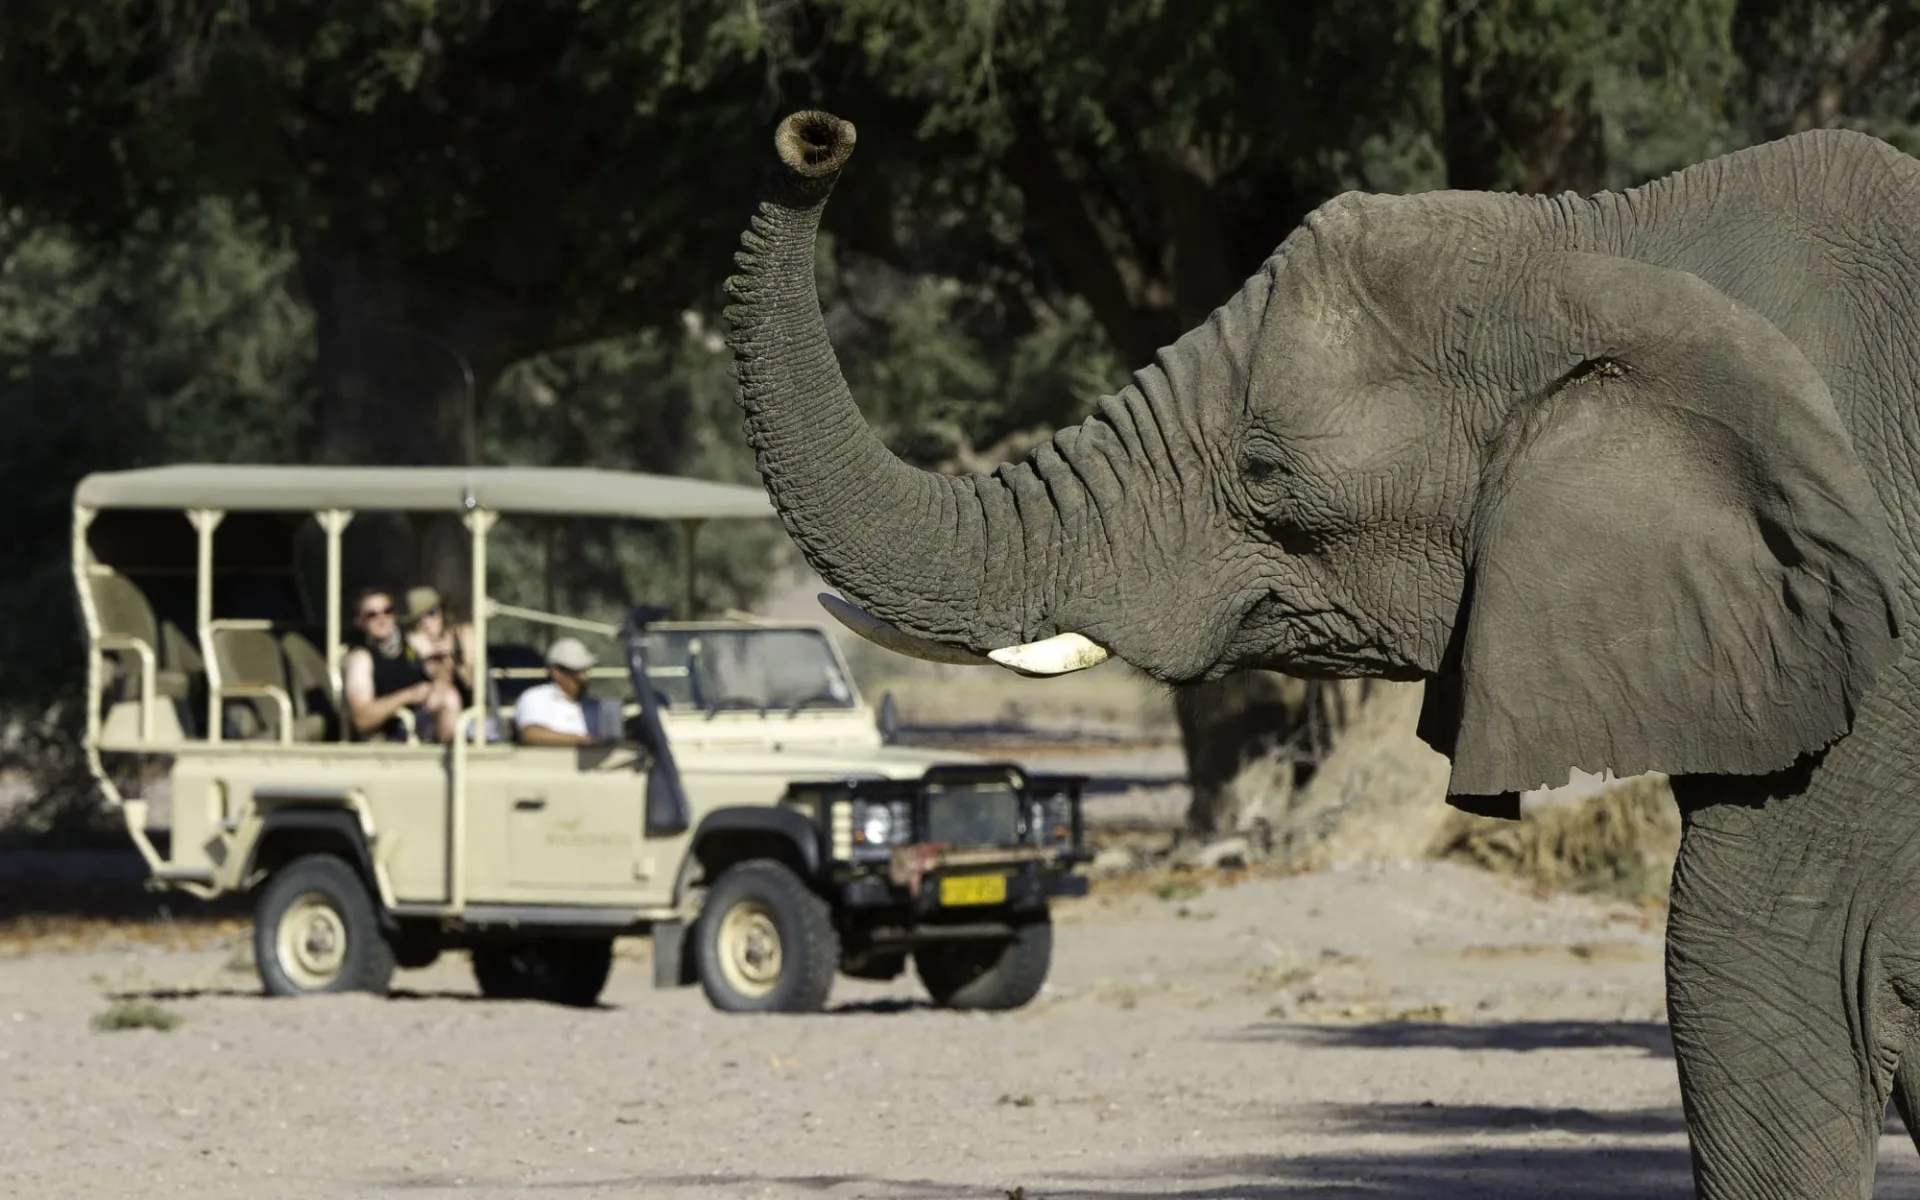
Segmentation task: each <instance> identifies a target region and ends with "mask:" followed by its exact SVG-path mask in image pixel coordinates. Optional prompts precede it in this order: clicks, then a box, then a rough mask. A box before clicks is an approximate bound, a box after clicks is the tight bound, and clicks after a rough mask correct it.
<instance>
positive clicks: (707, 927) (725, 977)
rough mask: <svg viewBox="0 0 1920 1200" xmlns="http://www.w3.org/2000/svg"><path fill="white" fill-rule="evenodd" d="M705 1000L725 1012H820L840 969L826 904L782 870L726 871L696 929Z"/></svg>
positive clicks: (772, 865) (770, 866) (746, 867)
mask: <svg viewBox="0 0 1920 1200" xmlns="http://www.w3.org/2000/svg"><path fill="white" fill-rule="evenodd" d="M694 956H695V961H696V962H697V963H698V964H699V969H700V987H701V990H702V991H704V992H706V994H707V1002H708V1003H710V1004H712V1005H713V1006H714V1007H715V1008H717V1009H719V1010H720V1011H721V1012H819V1011H820V1010H821V1009H823V1008H825V1007H826V1005H827V996H828V994H829V993H830V992H832V990H833V977H834V974H835V973H836V972H837V970H838V969H839V965H840V937H839V935H838V934H837V933H835V932H834V928H833V914H832V912H831V911H830V910H829V909H828V907H827V902H826V901H825V900H822V899H821V898H820V897H818V896H816V895H814V894H813V892H811V891H810V890H808V888H807V886H806V884H804V883H802V882H801V881H800V877H799V876H797V875H795V874H794V873H793V872H792V871H791V870H790V869H788V868H787V867H786V866H785V865H784V864H782V863H778V862H775V861H774V860H772V859H764V858H763V859H754V860H752V861H749V862H743V863H740V864H739V865H737V866H734V867H730V868H728V869H727V870H726V871H725V872H724V873H723V874H722V875H721V876H720V878H719V879H718V880H717V881H716V882H715V883H714V885H713V889H712V890H711V891H710V892H708V893H707V900H706V903H705V904H704V905H703V906H702V907H701V910H700V919H699V921H698V922H697V923H696V925H695V927H694Z"/></svg>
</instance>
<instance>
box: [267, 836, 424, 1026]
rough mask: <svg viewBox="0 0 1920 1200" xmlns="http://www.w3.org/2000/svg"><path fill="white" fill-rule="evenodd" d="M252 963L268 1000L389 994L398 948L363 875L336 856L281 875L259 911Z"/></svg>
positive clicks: (291, 866) (316, 858) (307, 861)
mask: <svg viewBox="0 0 1920 1200" xmlns="http://www.w3.org/2000/svg"><path fill="white" fill-rule="evenodd" d="M253 961H254V964H255V968H256V969H257V970H258V971H259V972H260V984H261V986H262V987H263V988H265V989H266V993H267V995H269V996H313V995H320V994H324V993H330V992H372V993H373V994H374V995H376V996H384V995H386V994H387V988H388V986H389V985H390V984H391V983H392V982H393V969H394V962H393V948H392V947H391V946H389V945H388V944H387V939H386V938H385V937H384V936H382V934H381V932H380V918H379V915H378V913H376V912H375V910H374V907H373V897H372V896H371V895H370V894H369V893H368V892H367V885H366V884H365V883H363V882H362V881H361V879H360V875H359V873H358V872H356V871H355V870H354V869H353V868H352V867H350V866H348V865H347V864H346V862H344V861H343V860H341V859H340V858H338V857H336V856H334V855H332V854H307V855H303V856H301V857H300V858H296V859H294V860H293V861H292V862H290V863H288V864H287V865H286V866H284V867H281V868H280V869H279V870H278V871H275V872H274V873H273V875H272V877H271V878H269V879H268V880H267V882H266V886H265V887H263V888H261V889H260V899H259V902H258V903H257V904H256V906H255V908H254V917H253Z"/></svg>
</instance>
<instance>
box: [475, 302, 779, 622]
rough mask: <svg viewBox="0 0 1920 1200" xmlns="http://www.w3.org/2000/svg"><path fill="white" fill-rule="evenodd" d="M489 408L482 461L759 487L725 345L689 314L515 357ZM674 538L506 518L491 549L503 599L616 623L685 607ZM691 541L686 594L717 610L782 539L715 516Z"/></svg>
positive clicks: (764, 566)
mask: <svg viewBox="0 0 1920 1200" xmlns="http://www.w3.org/2000/svg"><path fill="white" fill-rule="evenodd" d="M486 411H487V419H486V422H485V424H484V426H483V428H482V434H483V438H484V441H483V457H484V458H485V459H486V460H487V461H489V462H501V463H512V464H515V465H526V466H585V467H601V468H609V469H618V470H634V471H649V472H658V473H662V474H669V475H687V476H693V477H697V478H701V479H714V480H719V481H721V482H727V483H745V484H750V485H755V486H757V485H758V482H759V476H758V475H757V474H756V473H755V471H754V466H753V458H752V454H751V452H750V451H749V450H748V449H747V446H746V439H745V437H744V436H743V435H742V433H741V424H740V416H739V409H738V407H737V406H736V405H735V403H734V399H733V382H732V376H731V367H730V358H729V356H728V354H727V351H726V347H725V345H724V343H723V342H722V341H721V340H720V338H719V337H718V335H717V334H715V333H714V332H713V331H712V330H711V329H709V328H707V327H706V326H704V325H703V324H702V323H700V322H699V321H697V320H693V319H691V318H690V319H689V320H688V321H687V323H686V324H685V325H683V327H682V328H681V329H680V330H678V331H675V332H671V333H669V332H663V331H660V330H644V331H642V332H640V333H638V334H635V335H633V336H631V337H627V338H621V339H615V340H609V341H605V342H598V343H593V344H590V345H586V346H581V347H576V348H573V349H569V350H562V351H556V352H554V353H552V354H547V355H543V356H541V357H540V358H537V359H532V360H529V361H527V362H523V363H521V364H520V365H518V366H516V367H515V368H514V369H512V370H511V371H509V372H508V373H507V374H506V376H505V377H504V378H503V379H502V380H501V382H500V384H499V386H498V387H497V388H496V389H495V393H494V396H493V397H492V399H491V400H490V402H489V404H488V406H487V410H486ZM549 539H551V542H550V543H549ZM683 539H684V533H683V532H682V531H681V530H680V529H678V528H675V527H673V526H670V525H664V524H662V523H658V522H610V521H602V520H588V519H577V520H564V521H554V522H534V521H529V520H523V519H511V520H508V521H506V522H503V523H502V524H501V526H500V527H499V529H498V532H497V533H496V535H495V539H494V547H493V548H490V551H489V554H490V557H493V560H494V562H495V564H496V569H495V570H494V572H493V575H494V576H495V580H496V584H495V585H496V586H497V588H498V593H497V594H498V595H499V598H500V599H502V600H504V601H506V602H507V603H510V604H518V605H523V606H530V607H534V608H542V609H549V610H550V611H551V610H554V609H557V610H558V611H561V612H566V613H573V614H576V615H581V616H589V617H593V618H595V619H601V620H607V621H617V620H618V619H619V616H620V613H621V611H622V606H623V605H625V604H627V603H653V604H661V605H665V606H667V607H669V608H671V609H673V610H674V611H675V612H679V611H681V609H682V606H683V598H684V594H685V591H684V589H685V567H684V554H685V543H684V540H683ZM549 544H550V546H551V553H552V562H553V571H552V576H551V579H549V576H548V573H547V569H546V562H547V558H546V555H547V553H548V549H549ZM696 546H697V550H698V557H697V574H698V579H699V584H700V591H699V593H698V595H697V597H696V602H697V603H698V605H699V607H700V609H701V611H702V612H714V611H720V610H724V609H726V608H745V607H747V606H749V605H750V604H752V603H753V601H754V600H755V599H756V598H757V597H758V595H759V591H760V589H761V587H762V586H763V585H764V584H765V582H766V580H767V578H768V577H769V575H770V573H771V572H772V571H773V570H774V569H776V568H777V567H778V566H780V565H782V564H783V563H784V562H785V551H786V548H787V541H786V535H785V533H784V532H783V531H782V530H781V529H780V528H779V526H778V525H777V523H775V522H771V521H756V522H744V523H742V522H717V523H714V524H712V525H710V526H706V527H703V528H702V530H701V531H700V534H699V538H698V541H697V543H696ZM549 587H551V594H549ZM502 636H516V637H519V638H521V639H523V640H531V641H534V642H536V643H539V642H541V641H542V640H543V639H542V637H541V636H539V635H537V634H535V633H534V631H531V630H524V629H519V628H518V627H517V623H509V624H505V625H503V627H502Z"/></svg>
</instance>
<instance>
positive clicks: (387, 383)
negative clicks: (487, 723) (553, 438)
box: [301, 247, 517, 613]
mask: <svg viewBox="0 0 1920 1200" xmlns="http://www.w3.org/2000/svg"><path fill="white" fill-rule="evenodd" d="M301 279H302V283H303V285H304V287H305V289H306V293H307V300H308V303H309V304H310V305H311V306H312V308H313V312H314V318H315V320H314V324H315V333H316V337H317V340H318V343H319V371H318V375H319V386H320V393H319V396H318V398H317V401H316V411H315V417H316V420H315V422H314V424H315V435H316V436H315V445H314V458H315V459H316V460H317V461H319V462H323V463H330V464H336V465H343V466H344V465H353V466H467V465H472V464H473V463H475V462H476V461H477V459H478V447H477V444H476V443H477V434H476V429H477V423H478V416H479V414H478V406H479V404H480V402H481V401H482V400H483V399H484V398H485V396H486V394H487V392H488V390H489V389H490V388H491V387H492V385H493V382H494V380H495V379H497V378H498V376H499V374H500V372H501V371H502V370H504V369H505V368H506V366H507V365H508V364H509V363H510V362H511V361H512V358H511V357H509V355H510V354H511V353H512V352H511V351H509V350H507V349H505V348H506V347H509V346H512V345H514V344H515V342H516V340H517V339H514V338H513V337H511V336H508V333H507V329H506V322H505V321H504V320H503V319H502V318H501V316H500V315H499V313H498V311H497V309H496V308H495V307H494V306H490V305H488V304H487V303H485V302H484V301H482V302H475V301H473V300H471V299H469V298H466V297H460V296H449V295H444V294H440V293H439V292H437V291H436V289H434V288H433V287H432V285H431V284H428V283H426V282H424V281H422V280H420V279H417V278H410V277H409V276H408V274H407V273H406V272H405V271H403V270H398V271H396V270H381V269H375V268H371V267H370V266H369V265H368V264H365V263H362V262H359V261H356V260H353V259H351V258H348V257H344V256H337V255H332V254H329V253H327V252H326V251H325V250H324V249H320V248H313V247H303V248H302V254H301ZM470 548H471V546H470V542H469V540H468V534H467V530H466V528H465V526H464V524H463V523H462V522H461V520H460V518H459V517H457V516H454V515H452V514H443V515H439V516H431V517H428V516H409V515H407V514H401V513H376V512H368V513H360V514H356V515H355V517H354V520H353V524H352V525H350V526H349V527H348V530H347V537H346V539H345V544H344V555H343V563H342V566H343V580H342V584H343V588H344V590H345V592H346V597H345V598H343V603H350V602H351V596H352V594H353V592H354V590H355V589H356V588H358V587H361V586H363V585H368V584H375V585H378V586H383V587H391V588H396V589H401V590H404V589H405V588H408V587H412V586H415V585H417V584H423V583H425V584H431V585H432V586H433V587H435V588H437V589H439V591H440V592H441V594H442V595H444V596H446V597H448V599H449V600H451V601H452V602H453V604H454V605H455V606H456V608H458V609H460V610H461V611H463V612H467V613H470V612H471V611H472V610H471V599H472V598H471V596H470V595H469V594H468V593H469V591H470V589H471V574H470V572H471V565H470V564H471V561H472V559H471V555H470ZM400 599H401V597H399V596H396V597H395V600H396V602H398V601H399V600H400Z"/></svg>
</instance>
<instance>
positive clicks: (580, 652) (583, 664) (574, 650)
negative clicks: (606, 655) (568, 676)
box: [547, 637, 594, 671]
mask: <svg viewBox="0 0 1920 1200" xmlns="http://www.w3.org/2000/svg"><path fill="white" fill-rule="evenodd" d="M593 661H594V660H593V651H591V650H589V649H587V648H586V646H585V645H583V644H582V643H581V641H580V639H579V638H574V637H563V638H561V639H559V640H558V641H556V642H554V643H553V645H551V646H549V647H548V648H547V665H548V666H550V667H559V668H560V669H561V670H563V671H585V670H588V669H590V668H591V667H592V666H593Z"/></svg>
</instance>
